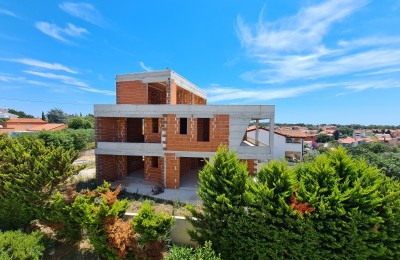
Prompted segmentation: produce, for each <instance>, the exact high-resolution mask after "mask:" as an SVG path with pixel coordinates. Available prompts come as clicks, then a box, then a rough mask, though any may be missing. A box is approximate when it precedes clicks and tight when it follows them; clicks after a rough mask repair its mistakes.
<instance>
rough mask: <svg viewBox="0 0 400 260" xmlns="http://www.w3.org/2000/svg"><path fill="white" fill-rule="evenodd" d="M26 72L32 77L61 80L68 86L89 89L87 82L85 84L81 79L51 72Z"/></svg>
mask: <svg viewBox="0 0 400 260" xmlns="http://www.w3.org/2000/svg"><path fill="white" fill-rule="evenodd" d="M24 72H25V73H28V74H31V75H35V76H38V77H42V78H48V79H56V80H60V81H61V82H62V83H64V84H68V85H73V86H78V87H88V85H87V84H86V83H85V82H83V81H81V80H79V79H76V78H74V77H70V76H65V75H60V74H54V73H49V72H38V71H31V70H25V71H24Z"/></svg>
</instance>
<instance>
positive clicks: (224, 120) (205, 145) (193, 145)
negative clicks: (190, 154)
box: [164, 115, 229, 152]
mask: <svg viewBox="0 0 400 260" xmlns="http://www.w3.org/2000/svg"><path fill="white" fill-rule="evenodd" d="M164 119H165V121H166V127H167V130H166V150H171V151H197V152H215V151H216V150H217V149H218V146H219V145H220V144H224V145H229V116H228V115H216V116H215V117H214V118H210V141H209V142H199V141H197V119H196V118H188V134H187V135H181V134H180V129H179V127H180V126H179V118H176V116H175V115H166V116H165V118H164Z"/></svg>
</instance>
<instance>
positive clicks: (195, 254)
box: [164, 242, 221, 260]
mask: <svg viewBox="0 0 400 260" xmlns="http://www.w3.org/2000/svg"><path fill="white" fill-rule="evenodd" d="M164 259H165V260H181V259H185V260H200V259H201V260H220V259H221V258H220V257H219V256H217V255H216V254H215V252H214V251H213V250H212V248H211V242H206V243H205V245H204V246H203V247H197V248H192V247H186V246H176V245H174V246H173V247H172V248H171V250H170V251H169V254H168V256H167V257H165V258H164Z"/></svg>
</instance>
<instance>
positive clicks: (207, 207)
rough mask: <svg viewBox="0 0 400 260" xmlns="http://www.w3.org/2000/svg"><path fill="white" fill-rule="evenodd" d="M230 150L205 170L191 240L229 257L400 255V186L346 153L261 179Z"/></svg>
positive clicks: (276, 167) (269, 171) (274, 165)
mask: <svg viewBox="0 0 400 260" xmlns="http://www.w3.org/2000/svg"><path fill="white" fill-rule="evenodd" d="M244 169H245V165H244V164H243V163H241V162H240V161H239V160H238V159H237V157H236V155H235V154H234V153H230V152H228V150H227V148H222V149H220V150H219V151H218V152H217V154H216V156H215V158H214V159H213V162H212V163H208V164H207V166H206V167H204V169H203V170H202V171H201V172H200V175H199V176H200V180H199V184H200V187H199V192H198V193H199V195H200V197H201V198H202V199H203V203H204V204H203V212H196V211H195V210H194V209H193V208H192V209H191V212H192V213H193V216H194V217H196V219H192V220H190V221H192V223H193V226H194V230H192V231H191V232H190V234H191V236H192V238H194V239H196V240H197V241H199V242H200V243H204V242H205V241H206V240H210V241H211V242H212V245H213V247H214V249H215V250H216V252H217V253H221V257H222V258H223V259H225V258H226V259H303V258H309V259H331V258H335V259H343V258H348V257H349V256H351V257H353V258H360V259H368V258H392V259H397V258H399V257H400V222H399V221H398V220H399V219H400V183H399V182H398V181H396V180H393V179H391V178H388V177H386V176H385V175H383V174H381V173H380V172H379V170H378V169H376V168H374V167H369V166H368V165H367V164H366V163H365V162H363V161H357V160H353V159H352V158H351V157H350V156H349V155H347V153H346V150H345V149H344V148H341V147H339V148H338V149H336V150H335V151H331V152H328V153H326V154H323V155H320V156H318V157H317V158H316V159H315V160H313V161H311V162H306V163H302V164H299V165H298V166H296V167H295V168H289V167H288V165H287V163H286V162H284V161H281V162H276V161H273V162H270V163H269V164H268V166H266V167H263V168H262V169H261V170H260V171H259V172H258V173H257V175H256V176H255V177H254V178H249V177H248V175H247V173H246V172H244Z"/></svg>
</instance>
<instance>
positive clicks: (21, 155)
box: [0, 135, 83, 229]
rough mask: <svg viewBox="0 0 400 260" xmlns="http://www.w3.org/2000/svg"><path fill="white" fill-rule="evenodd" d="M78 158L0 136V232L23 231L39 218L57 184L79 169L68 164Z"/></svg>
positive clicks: (39, 144)
mask: <svg viewBox="0 0 400 260" xmlns="http://www.w3.org/2000/svg"><path fill="white" fill-rule="evenodd" d="M78 155H79V153H78V152H77V151H73V150H64V149H63V148H61V147H58V148H54V147H49V146H45V145H44V143H43V142H42V141H40V140H38V139H35V138H31V137H30V138H11V137H7V136H4V135H0V205H1V206H0V229H17V228H24V227H25V226H26V225H27V224H29V222H30V221H32V220H34V219H36V218H38V217H40V216H41V214H42V213H43V208H44V207H45V206H46V204H47V203H48V201H49V199H50V197H51V196H52V195H53V194H54V192H55V191H57V189H58V188H59V187H60V185H62V184H63V183H64V182H65V180H66V179H67V178H68V177H70V176H71V175H73V174H76V173H78V172H79V171H80V170H81V169H82V168H83V167H82V166H79V167H76V166H73V165H72V162H73V161H74V160H76V159H77V158H78Z"/></svg>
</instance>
